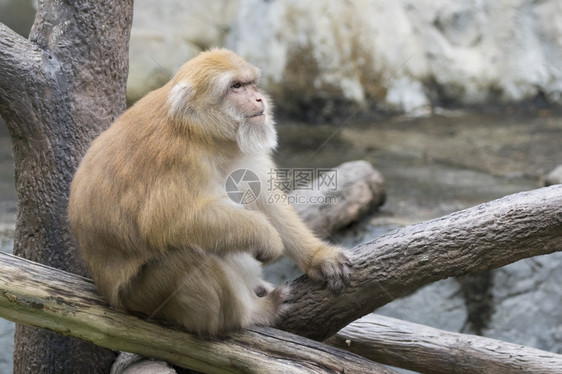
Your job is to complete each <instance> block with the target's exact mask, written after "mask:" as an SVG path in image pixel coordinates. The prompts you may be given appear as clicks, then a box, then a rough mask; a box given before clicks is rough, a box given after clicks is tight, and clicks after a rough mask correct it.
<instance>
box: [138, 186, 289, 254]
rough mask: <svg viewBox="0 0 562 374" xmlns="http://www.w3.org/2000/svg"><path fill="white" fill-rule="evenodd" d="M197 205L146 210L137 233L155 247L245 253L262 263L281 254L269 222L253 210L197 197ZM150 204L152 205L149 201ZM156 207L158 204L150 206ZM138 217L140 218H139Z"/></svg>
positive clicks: (214, 199) (279, 245)
mask: <svg viewBox="0 0 562 374" xmlns="http://www.w3.org/2000/svg"><path fill="white" fill-rule="evenodd" d="M196 200H197V201H198V204H192V205H190V206H188V207H187V208H185V207H183V206H181V204H179V202H181V201H182V200H181V199H180V200H175V201H174V202H173V205H172V203H171V202H170V201H169V202H168V203H167V204H164V205H163V206H167V207H168V208H169V209H167V210H163V209H146V210H145V212H144V214H143V215H142V217H146V219H145V220H142V219H141V221H140V225H141V228H140V231H141V232H144V233H146V237H147V239H148V240H149V241H150V242H151V244H152V245H153V246H155V247H156V248H164V247H167V246H174V247H177V248H189V247H196V248H201V249H203V250H206V251H211V252H215V253H217V254H221V255H222V254H225V253H228V252H231V251H247V252H249V253H251V254H252V255H253V256H254V257H255V258H256V259H257V260H259V261H262V262H268V261H272V260H274V259H276V258H278V257H279V256H281V255H282V253H283V242H282V240H281V238H280V236H279V234H278V232H277V230H275V228H274V227H273V226H272V225H271V223H270V221H269V219H268V218H267V217H266V216H265V215H264V214H262V213H261V212H257V211H250V210H246V209H244V208H241V207H239V206H237V205H235V204H234V203H231V202H230V201H224V200H223V199H220V198H214V197H207V198H204V197H199V198H197V199H196ZM151 202H154V200H152V201H151ZM151 205H152V206H158V203H152V204H151ZM142 217H141V218H142Z"/></svg>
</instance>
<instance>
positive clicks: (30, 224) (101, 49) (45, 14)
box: [0, 0, 133, 373]
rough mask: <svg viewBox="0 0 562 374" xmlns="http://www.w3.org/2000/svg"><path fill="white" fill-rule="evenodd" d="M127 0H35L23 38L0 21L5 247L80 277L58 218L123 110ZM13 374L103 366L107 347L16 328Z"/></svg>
mask: <svg viewBox="0 0 562 374" xmlns="http://www.w3.org/2000/svg"><path fill="white" fill-rule="evenodd" d="M132 5H133V1H132V0H125V1H111V2H96V1H81V2H74V1H40V2H39V10H38V13H37V16H36V19H35V23H34V25H33V28H32V30H31V33H30V36H29V39H25V38H22V37H21V36H19V35H17V34H16V33H15V32H13V31H12V30H10V29H9V28H7V27H6V26H5V25H2V24H0V113H1V115H2V117H4V119H5V120H6V124H7V126H8V129H9V131H10V134H11V136H12V144H13V153H14V162H15V182H16V190H17V193H18V217H17V223H16V232H15V248H14V252H15V253H16V254H17V255H19V256H22V257H25V258H28V259H31V260H33V261H37V262H40V263H44V264H47V265H49V266H52V267H56V268H59V269H63V270H67V271H71V272H74V273H77V274H83V275H87V268H86V267H85V265H84V263H83V261H82V260H81V258H80V255H79V253H78V251H77V249H76V245H75V243H74V241H73V239H72V236H71V234H70V229H69V226H68V223H67V218H66V208H67V201H68V190H69V186H70V182H71V180H72V176H73V175H74V171H75V169H76V167H77V165H78V162H79V160H80V159H81V157H82V156H83V154H84V153H85V152H86V149H87V147H88V145H89V144H90V142H91V141H92V140H93V138H94V137H95V136H96V135H98V134H99V133H100V132H101V131H102V130H104V129H105V128H107V126H109V125H110V124H111V123H112V122H113V120H114V119H115V118H116V117H117V116H118V115H119V114H120V113H122V112H123V110H124V109H125V84H126V79H127V70H128V68H127V67H128V41H129V33H130V26H131V22H132ZM15 341H16V349H15V357H14V371H15V372H16V373H31V372H41V373H66V372H68V373H77V372H100V373H101V372H106V370H107V368H108V367H109V366H110V363H111V361H112V359H113V357H114V355H113V353H112V352H110V351H108V350H105V349H99V348H97V347H93V346H92V345H89V344H85V343H84V342H82V341H79V340H74V339H68V338H65V337H62V336H60V335H57V334H53V333H51V332H49V331H46V330H39V329H35V328H28V327H23V326H19V325H18V326H17V327H16V336H15Z"/></svg>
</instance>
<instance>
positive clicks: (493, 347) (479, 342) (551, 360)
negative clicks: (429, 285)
mask: <svg viewBox="0 0 562 374" xmlns="http://www.w3.org/2000/svg"><path fill="white" fill-rule="evenodd" d="M326 343H328V344H331V345H333V346H335V347H339V348H343V349H347V350H348V351H350V352H354V353H357V354H359V355H361V356H363V357H367V358H369V359H371V360H374V361H377V362H382V363H385V364H388V365H392V366H398V367H401V368H405V369H409V370H415V371H418V372H421V373H434V374H450V373H456V374H482V373H484V374H485V373H490V374H496V373H529V374H531V373H541V374H559V373H561V372H562V355H558V354H555V353H551V352H545V351H541V350H539V349H535V348H530V347H525V346H522V345H518V344H511V343H506V342H502V341H499V340H495V339H490V338H484V337H481V336H475V335H466V334H458V333H452V332H448V331H444V330H439V329H435V328H432V327H427V326H423V325H419V324H416V323H411V322H406V321H401V320H398V319H395V318H390V317H386V316H382V315H375V314H370V315H368V316H365V317H363V318H361V319H360V320H357V321H355V322H353V323H351V324H350V325H348V326H346V327H345V328H343V329H342V330H340V331H339V332H338V333H337V334H336V335H335V336H333V337H331V338H329V339H328V340H327V341H326Z"/></svg>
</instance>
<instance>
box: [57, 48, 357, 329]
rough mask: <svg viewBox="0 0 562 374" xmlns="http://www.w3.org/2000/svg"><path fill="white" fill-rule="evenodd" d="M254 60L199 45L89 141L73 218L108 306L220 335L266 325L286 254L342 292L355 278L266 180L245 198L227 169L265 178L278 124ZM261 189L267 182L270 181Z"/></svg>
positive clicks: (283, 308) (274, 314) (271, 319)
mask: <svg viewBox="0 0 562 374" xmlns="http://www.w3.org/2000/svg"><path fill="white" fill-rule="evenodd" d="M259 78H260V70H259V69H258V68H256V67H255V66H253V65H252V64H250V63H249V62H247V61H246V60H244V59H243V58H242V57H240V56H238V55H237V54H236V53H234V52H232V51H230V50H228V49H224V48H214V49H211V50H208V51H204V52H201V53H200V54H199V55H197V56H196V57H194V58H193V59H191V60H189V61H187V62H186V63H185V64H184V65H183V66H182V67H181V68H180V69H179V70H178V72H177V74H176V75H175V76H174V77H173V78H172V79H171V80H170V81H169V82H168V83H166V84H165V85H163V86H162V87H161V88H158V89H156V90H154V91H152V92H149V93H148V94H146V95H145V96H144V97H143V98H141V99H140V100H139V101H137V102H136V103H135V104H133V105H132V106H131V107H130V108H129V109H127V110H126V111H125V112H124V113H123V114H122V115H121V116H120V117H119V118H118V119H117V120H116V121H115V122H114V123H113V124H112V125H111V126H109V128H108V129H107V130H105V131H104V132H102V133H101V134H100V135H99V136H98V137H97V138H96V139H95V140H94V141H93V142H92V144H91V145H90V147H89V149H88V150H87V152H86V154H85V156H84V157H83V159H82V160H81V162H80V163H79V166H78V168H77V171H76V173H75V176H74V178H73V180H72V183H71V187H70V194H69V204H68V219H69V223H70V226H71V229H72V232H73V235H74V237H75V238H76V241H77V244H78V246H79V247H80V249H81V253H82V254H83V258H84V260H85V262H86V263H87V265H88V267H89V269H90V272H91V274H92V277H93V279H94V282H95V284H96V287H97V289H98V290H99V292H100V294H101V295H102V296H103V297H104V298H105V299H106V300H107V301H108V302H109V303H110V304H111V305H113V306H114V307H116V308H120V309H124V310H127V311H130V312H133V313H139V314H142V315H145V316H148V317H149V318H154V319H157V320H162V321H166V322H170V323H172V324H175V325H179V326H180V327H182V328H184V329H185V330H187V331H189V332H192V333H194V334H197V335H199V336H211V337H212V336H217V335H222V334H227V333H229V332H232V331H236V330H240V329H244V328H248V327H250V326H252V325H266V326H267V325H272V324H274V323H276V322H278V321H279V319H280V318H281V317H282V316H283V315H284V313H286V312H287V309H288V308H290V305H287V304H288V303H287V302H286V301H287V299H288V297H289V295H290V289H289V286H287V285H281V286H278V287H274V286H273V285H271V284H269V283H268V282H265V281H264V280H263V279H262V269H261V265H262V264H263V263H269V262H272V261H274V260H276V259H278V258H279V257H280V256H281V255H287V256H288V257H290V258H291V259H293V260H294V261H295V262H296V263H297V264H298V266H299V267H300V268H301V269H302V270H303V271H304V272H305V273H306V274H307V275H308V276H309V277H310V278H312V279H314V280H317V281H321V282H324V284H325V285H327V287H329V288H330V289H331V290H333V291H334V292H339V291H340V290H341V289H342V288H343V287H345V286H346V285H349V282H350V272H351V267H352V263H351V261H350V259H349V257H348V256H347V255H346V253H345V249H343V248H341V247H339V246H336V245H332V244H328V243H326V242H323V241H321V240H320V239H318V238H317V237H315V236H314V234H312V233H311V231H310V230H309V229H308V228H307V227H306V225H305V224H304V223H303V222H302V221H301V219H300V218H299V217H298V215H297V213H296V212H295V210H294V209H293V208H292V207H291V206H290V205H288V204H282V203H278V204H273V203H271V199H270V201H268V199H267V194H268V193H278V192H279V191H278V190H275V188H272V190H271V191H269V190H268V191H263V193H260V194H258V196H257V197H256V199H255V200H254V201H251V202H249V203H244V204H243V203H240V202H236V201H233V200H232V199H230V198H229V197H228V196H227V194H226V192H225V183H226V180H227V178H228V176H229V175H231V174H232V173H233V172H235V171H236V170H241V169H245V170H250V171H252V172H253V173H254V174H255V175H256V176H257V177H258V178H259V182H260V183H261V185H262V186H265V185H266V181H267V179H268V178H271V175H270V174H271V170H273V169H274V168H275V163H274V162H273V161H272V156H271V154H272V152H273V150H274V149H275V148H276V146H277V132H276V129H275V121H274V119H273V112H272V103H271V99H270V98H269V97H268V96H267V95H266V94H265V93H264V92H263V91H262V90H261V88H260V87H259ZM262 190H263V188H262Z"/></svg>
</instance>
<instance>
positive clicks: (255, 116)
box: [248, 111, 263, 118]
mask: <svg viewBox="0 0 562 374" xmlns="http://www.w3.org/2000/svg"><path fill="white" fill-rule="evenodd" d="M261 116H263V111H261V112H259V113H256V114H252V115H251V116H249V117H248V118H257V117H261Z"/></svg>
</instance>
